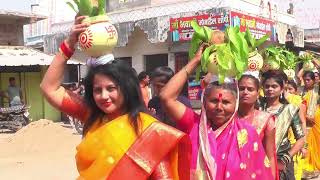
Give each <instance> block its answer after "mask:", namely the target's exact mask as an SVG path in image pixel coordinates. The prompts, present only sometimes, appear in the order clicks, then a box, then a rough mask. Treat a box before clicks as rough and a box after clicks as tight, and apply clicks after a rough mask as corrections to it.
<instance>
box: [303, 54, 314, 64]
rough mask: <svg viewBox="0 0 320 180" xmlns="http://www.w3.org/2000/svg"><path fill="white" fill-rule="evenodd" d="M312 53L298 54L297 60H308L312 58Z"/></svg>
mask: <svg viewBox="0 0 320 180" xmlns="http://www.w3.org/2000/svg"><path fill="white" fill-rule="evenodd" d="M313 58H314V57H313V55H312V54H311V53H308V52H307V53H304V54H303V55H301V56H299V60H300V61H302V62H309V61H311V60H312V59H313Z"/></svg>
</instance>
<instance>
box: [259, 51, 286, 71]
mask: <svg viewBox="0 0 320 180" xmlns="http://www.w3.org/2000/svg"><path fill="white" fill-rule="evenodd" d="M282 50H283V49H282V48H281V47H274V46H270V47H268V48H266V49H265V53H264V55H265V61H264V65H263V68H262V71H264V72H265V71H268V70H278V69H283V68H284V67H285V66H286V56H285V55H284V54H283V53H282Z"/></svg>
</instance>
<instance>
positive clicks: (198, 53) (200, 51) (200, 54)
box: [193, 43, 207, 62]
mask: <svg viewBox="0 0 320 180" xmlns="http://www.w3.org/2000/svg"><path fill="white" fill-rule="evenodd" d="M206 47H207V45H206V44H205V43H202V44H201V45H200V46H199V49H198V51H197V53H196V54H195V55H194V58H193V59H195V60H197V61H199V62H200V60H201V56H202V53H203V51H204V49H205V48H206Z"/></svg>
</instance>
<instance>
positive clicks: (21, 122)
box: [0, 105, 30, 132]
mask: <svg viewBox="0 0 320 180" xmlns="http://www.w3.org/2000/svg"><path fill="white" fill-rule="evenodd" d="M29 122H30V119H29V107H27V106H26V105H19V106H12V107H7V108H0V128H4V129H9V130H11V131H14V132H16V131H18V130H19V129H21V128H22V127H23V126H26V125H27V124H28V123H29Z"/></svg>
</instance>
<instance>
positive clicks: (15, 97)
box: [7, 77, 23, 106]
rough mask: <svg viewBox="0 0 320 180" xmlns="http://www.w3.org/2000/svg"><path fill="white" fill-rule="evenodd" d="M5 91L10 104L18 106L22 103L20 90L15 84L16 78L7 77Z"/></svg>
mask: <svg viewBox="0 0 320 180" xmlns="http://www.w3.org/2000/svg"><path fill="white" fill-rule="evenodd" d="M7 93H8V98H9V105H10V106H18V105H22V104H23V96H22V90H21V88H20V87H18V86H17V85H16V79H15V78H14V77H10V78H9V86H8V89H7Z"/></svg>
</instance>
